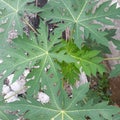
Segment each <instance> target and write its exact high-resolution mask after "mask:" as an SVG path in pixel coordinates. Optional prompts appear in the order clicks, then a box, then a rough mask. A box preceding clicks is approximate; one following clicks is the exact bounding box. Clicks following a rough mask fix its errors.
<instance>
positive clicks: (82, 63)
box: [65, 41, 105, 76]
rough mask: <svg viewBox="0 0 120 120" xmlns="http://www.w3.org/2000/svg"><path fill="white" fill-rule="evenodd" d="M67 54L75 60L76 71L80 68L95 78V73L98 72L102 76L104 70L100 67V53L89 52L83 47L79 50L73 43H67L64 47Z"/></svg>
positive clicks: (96, 51)
mask: <svg viewBox="0 0 120 120" xmlns="http://www.w3.org/2000/svg"><path fill="white" fill-rule="evenodd" d="M65 49H66V51H67V54H68V55H70V56H71V57H72V58H74V59H75V62H74V63H75V66H76V68H77V69H80V68H81V67H82V70H83V71H84V72H85V73H86V74H87V75H88V76H91V75H94V76H96V73H97V72H99V73H100V74H103V72H105V68H104V66H103V65H102V63H101V62H102V60H103V59H102V57H100V56H99V53H100V51H98V50H90V49H88V48H86V47H85V46H84V47H82V48H81V49H79V48H78V47H77V46H76V45H75V44H74V43H73V41H70V42H68V44H67V45H66V47H65Z"/></svg>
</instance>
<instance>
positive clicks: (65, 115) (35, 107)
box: [0, 72, 120, 120]
mask: <svg viewBox="0 0 120 120" xmlns="http://www.w3.org/2000/svg"><path fill="white" fill-rule="evenodd" d="M44 73H45V72H44ZM45 74H46V73H45ZM44 78H45V79H43V82H44V83H45V84H46V86H47V89H46V91H45V92H46V93H47V94H48V95H50V101H49V103H47V104H41V103H39V102H37V101H36V100H34V99H30V98H28V100H27V101H26V100H24V99H23V100H22V99H21V101H19V102H14V103H10V104H5V103H3V104H1V105H0V110H1V111H4V113H5V110H7V111H12V112H14V111H17V110H18V109H19V112H20V113H19V114H21V113H25V112H26V111H28V112H26V114H24V118H26V119H29V120H40V119H44V120H80V119H82V120H86V119H87V118H90V119H91V120H95V119H97V120H101V119H103V120H104V119H109V120H112V118H113V115H114V114H116V113H118V112H119V111H120V109H119V108H116V107H114V106H108V105H107V104H108V103H107V102H102V103H98V104H94V103H93V102H92V101H89V102H87V103H86V102H85V101H84V104H82V105H81V104H80V101H83V98H84V97H85V94H86V92H87V91H88V90H89V85H88V84H84V85H82V86H80V87H79V88H77V89H76V88H73V97H72V98H71V99H70V98H68V97H67V96H66V95H65V94H64V97H63V98H61V96H60V95H59V94H58V90H59V84H56V85H55V84H53V83H54V82H53V81H51V82H49V81H50V80H51V79H50V77H49V75H46V76H45V77H44ZM59 83H60V82H59ZM62 93H63V91H61V90H60V94H62ZM62 95H63V94H62ZM28 101H29V102H28ZM6 114H7V115H9V116H13V114H10V113H6ZM14 116H15V115H14ZM0 117H1V116H0ZM4 120H12V119H10V118H9V119H7V118H5V119H4Z"/></svg>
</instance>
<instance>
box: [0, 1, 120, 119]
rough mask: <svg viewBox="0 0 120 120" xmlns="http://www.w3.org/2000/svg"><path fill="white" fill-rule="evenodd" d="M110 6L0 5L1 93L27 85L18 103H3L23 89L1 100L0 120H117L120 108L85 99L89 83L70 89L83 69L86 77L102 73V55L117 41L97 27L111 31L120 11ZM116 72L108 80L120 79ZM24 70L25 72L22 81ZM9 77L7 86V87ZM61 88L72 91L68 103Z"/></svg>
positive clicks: (84, 3) (59, 3) (63, 3)
mask: <svg viewBox="0 0 120 120" xmlns="http://www.w3.org/2000/svg"><path fill="white" fill-rule="evenodd" d="M110 3H111V0H108V1H107V2H104V3H103V4H101V5H99V6H98V1H95V0H35V1H33V0H0V90H1V91H2V88H3V85H4V84H5V85H7V86H6V87H8V86H9V89H11V86H12V85H13V84H14V82H16V80H18V79H20V78H23V77H24V79H25V82H26V83H25V86H26V87H25V93H24V95H23V94H22V97H19V101H16V102H13V103H6V102H5V101H7V99H9V98H11V97H13V96H14V95H19V96H21V94H20V93H21V91H22V90H23V89H22V90H18V91H16V90H14V94H11V96H10V95H9V96H8V97H4V96H3V95H1V97H0V100H1V101H0V119H1V120H13V119H19V120H117V119H119V114H117V113H118V112H120V109H119V108H116V107H114V106H110V105H108V102H99V101H98V102H94V100H93V99H92V98H90V99H89V98H88V97H87V96H86V94H87V92H88V91H89V84H88V83H86V84H84V85H81V86H80V87H78V88H76V87H75V86H74V84H75V82H76V80H79V74H80V69H81V68H82V71H83V72H84V73H85V74H86V75H87V76H88V77H90V76H91V75H92V76H96V75H97V73H99V74H101V75H103V73H104V72H106V69H105V67H104V65H103V63H102V62H103V60H104V57H103V54H104V53H106V52H107V50H108V42H109V40H111V41H113V42H114V43H115V44H116V43H118V41H117V40H113V39H112V38H111V39H108V38H109V37H110V36H111V30H110V31H107V30H106V31H102V29H101V28H102V25H101V23H102V24H105V25H113V23H112V20H111V19H119V18H120V15H119V13H120V9H116V5H115V4H114V5H111V6H110ZM112 34H113V31H112ZM111 37H112V36H111ZM116 45H117V47H118V49H120V46H119V44H116ZM118 59H119V58H118ZM116 68H117V69H115V70H114V71H112V72H111V74H110V76H111V77H112V76H116V75H118V74H119V73H120V71H119V68H120V65H118V66H116ZM26 69H27V70H29V72H28V73H27V75H23V73H24V72H25V70H26ZM116 71H117V72H116ZM11 74H12V75H13V74H14V76H13V77H12V81H11V83H9V82H8V83H6V81H7V79H8V77H9V76H10V75H11ZM65 82H67V83H69V84H71V85H73V86H72V89H71V91H72V96H71V98H70V97H68V94H67V93H66V91H65V90H64V83H65ZM17 83H18V82H17ZM17 83H16V84H17ZM17 85H18V84H17ZM18 86H19V85H18ZM23 88H24V87H23ZM5 92H6V91H5ZM18 93H19V94H18ZM4 99H5V100H4Z"/></svg>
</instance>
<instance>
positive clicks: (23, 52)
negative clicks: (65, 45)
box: [0, 22, 73, 89]
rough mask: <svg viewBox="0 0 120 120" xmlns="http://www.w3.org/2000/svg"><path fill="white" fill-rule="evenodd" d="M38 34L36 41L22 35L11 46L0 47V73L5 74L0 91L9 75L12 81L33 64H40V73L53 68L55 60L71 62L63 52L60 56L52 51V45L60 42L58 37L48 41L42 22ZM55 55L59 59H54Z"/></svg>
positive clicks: (0, 84)
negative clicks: (49, 67)
mask: <svg viewBox="0 0 120 120" xmlns="http://www.w3.org/2000/svg"><path fill="white" fill-rule="evenodd" d="M39 33H40V34H39V35H38V38H37V39H38V41H37V40H36V37H35V36H34V35H32V36H30V39H29V38H28V37H27V36H26V35H24V36H23V37H18V38H16V39H15V40H14V41H13V42H12V43H11V44H6V45H4V46H0V58H2V61H3V62H2V63H1V64H0V73H3V72H5V74H4V75H3V77H2V78H1V80H0V82H1V83H0V89H1V88H2V85H3V81H4V79H5V78H7V77H8V76H9V75H10V74H12V73H14V80H16V79H18V77H19V76H20V75H21V74H22V73H23V71H24V70H25V68H29V69H31V68H32V67H33V66H34V65H35V64H38V63H40V62H41V63H42V65H41V64H40V68H39V71H41V72H42V71H43V70H44V68H45V67H46V65H49V64H50V65H51V64H52V66H53V65H54V66H55V64H54V62H55V60H56V59H57V60H58V61H60V62H61V61H67V59H69V62H72V61H73V59H72V58H71V57H70V56H68V55H65V54H64V53H65V52H62V54H61V51H60V52H57V51H52V49H54V44H56V43H59V42H60V40H58V36H56V35H54V36H52V38H51V41H48V39H47V27H46V25H45V24H44V23H42V22H41V29H40V30H39ZM50 51H52V52H50ZM2 53H4V54H2ZM56 53H57V56H59V57H56ZM51 61H52V62H51ZM49 62H50V63H49ZM40 76H41V74H40Z"/></svg>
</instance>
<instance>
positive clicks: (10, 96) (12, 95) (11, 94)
mask: <svg viewBox="0 0 120 120" xmlns="http://www.w3.org/2000/svg"><path fill="white" fill-rule="evenodd" d="M4 99H5V101H6V102H7V103H10V102H14V101H17V100H20V99H19V98H18V97H17V94H16V93H15V92H13V91H10V92H9V93H7V94H6V95H5V96H4Z"/></svg>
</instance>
